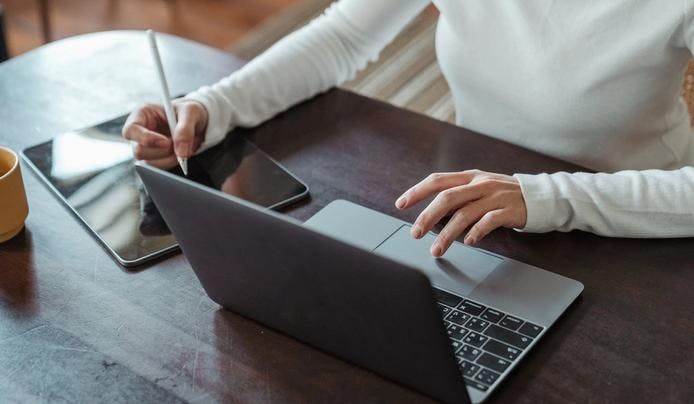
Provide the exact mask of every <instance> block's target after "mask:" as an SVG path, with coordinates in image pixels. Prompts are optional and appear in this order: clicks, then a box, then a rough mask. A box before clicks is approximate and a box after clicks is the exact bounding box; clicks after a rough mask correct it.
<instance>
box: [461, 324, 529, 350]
mask: <svg viewBox="0 0 694 404" xmlns="http://www.w3.org/2000/svg"><path fill="white" fill-rule="evenodd" d="M484 334H485V335H487V336H490V337H492V338H494V339H498V340H499V341H501V342H505V343H507V344H509V345H513V346H514V347H516V348H521V349H525V348H527V347H528V345H530V343H531V342H532V338H530V337H526V336H525V335H522V334H518V333H517V332H513V331H511V330H507V329H506V328H503V327H499V326H498V325H496V324H492V325H490V326H489V327H487V329H486V330H485V331H484ZM466 342H467V341H466Z"/></svg>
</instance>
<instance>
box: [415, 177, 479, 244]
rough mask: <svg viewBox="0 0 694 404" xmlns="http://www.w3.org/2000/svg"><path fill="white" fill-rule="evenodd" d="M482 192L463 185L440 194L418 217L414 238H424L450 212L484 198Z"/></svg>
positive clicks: (476, 188) (473, 187) (477, 188)
mask: <svg viewBox="0 0 694 404" xmlns="http://www.w3.org/2000/svg"><path fill="white" fill-rule="evenodd" d="M480 191H481V190H480V189H479V187H475V186H472V185H461V186H459V187H454V188H449V189H446V190H444V191H442V192H440V193H439V194H438V195H436V198H434V200H433V201H431V203H430V204H429V206H427V207H426V208H424V210H423V211H422V213H420V214H419V216H417V220H415V222H414V225H412V230H411V233H412V237H414V238H421V237H423V236H424V234H426V232H428V231H429V230H431V229H432V228H433V227H434V226H435V225H436V223H438V222H439V221H440V220H441V219H443V218H444V216H446V215H447V214H448V213H449V212H452V211H454V210H456V209H458V208H460V207H461V206H463V205H464V204H465V203H467V202H470V201H473V200H476V199H479V198H480V197H481V196H482V195H481V192H480Z"/></svg>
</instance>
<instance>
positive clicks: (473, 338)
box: [464, 332, 488, 348]
mask: <svg viewBox="0 0 694 404" xmlns="http://www.w3.org/2000/svg"><path fill="white" fill-rule="evenodd" d="M487 339H488V338H487V337H485V336H484V335H482V334H478V333H476V332H470V333H469V334H468V335H467V337H465V339H464V341H465V343H467V344H470V345H474V346H476V347H478V348H479V347H481V346H482V344H484V343H485V342H487Z"/></svg>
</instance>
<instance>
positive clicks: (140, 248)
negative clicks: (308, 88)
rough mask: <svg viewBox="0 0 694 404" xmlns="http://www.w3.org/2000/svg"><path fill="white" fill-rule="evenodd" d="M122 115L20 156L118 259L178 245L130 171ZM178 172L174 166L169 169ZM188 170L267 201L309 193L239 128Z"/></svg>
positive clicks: (129, 260) (137, 258)
mask: <svg viewBox="0 0 694 404" xmlns="http://www.w3.org/2000/svg"><path fill="white" fill-rule="evenodd" d="M126 118H127V116H122V117H119V118H116V119H113V120H111V121H108V122H104V123H102V124H99V125H96V126H94V127H90V128H87V129H83V130H79V131H74V132H68V133H64V134H61V135H58V136H56V137H55V138H54V139H53V140H51V141H48V142H46V143H42V144H40V145H37V146H34V147H30V148H28V149H26V150H24V152H23V154H24V157H25V159H26V160H27V161H28V162H29V163H31V165H32V166H33V168H34V169H35V170H36V171H37V172H38V173H39V175H40V176H41V177H42V178H43V179H44V180H45V182H47V183H48V184H49V185H50V187H51V188H52V189H53V191H55V192H56V193H57V194H58V195H59V196H60V198H61V199H62V200H63V201H64V202H65V203H66V204H67V205H68V206H69V207H70V208H71V209H72V210H73V211H74V212H75V213H76V214H77V216H78V217H79V218H80V219H81V220H82V221H83V222H84V224H85V225H86V226H87V227H88V228H89V229H90V230H91V231H92V232H93V233H94V234H95V235H96V236H97V237H98V238H99V239H100V240H101V242H102V243H103V244H104V245H105V246H106V247H107V249H108V250H109V251H110V252H112V253H113V254H114V255H115V256H116V258H117V259H118V261H119V262H120V263H121V264H123V265H126V266H129V265H135V264H139V263H142V262H144V261H146V260H147V259H149V258H153V257H156V256H158V255H160V254H162V253H164V252H166V251H170V250H172V249H174V248H175V247H176V240H175V239H174V237H173V236H172V235H171V232H170V231H169V229H168V228H167V227H166V224H165V223H164V221H163V219H162V218H161V216H160V215H159V212H158V211H157V209H156V206H154V204H153V202H152V200H151V199H150V198H149V196H148V195H147V193H146V191H145V189H144V186H143V185H142V182H141V181H140V179H139V177H138V176H137V174H136V173H135V169H134V160H133V158H132V147H131V145H130V142H128V141H126V140H124V139H123V138H122V137H121V129H122V127H123V124H124V123H125V119H126ZM171 171H172V172H174V173H176V174H178V175H183V174H182V173H181V171H180V168H178V167H177V168H175V169H172V170H171ZM188 178H189V179H191V180H193V181H196V182H198V183H201V184H204V185H207V186H210V187H213V188H215V189H218V190H221V191H222V192H226V193H228V194H232V195H234V196H237V197H239V198H243V199H245V200H248V201H250V202H253V203H257V204H259V205H261V206H265V207H268V208H278V207H280V206H284V205H286V204H288V203H291V202H293V201H295V200H298V199H300V198H301V197H303V196H306V195H307V194H308V189H307V187H306V186H305V185H304V184H303V183H302V182H301V181H299V180H298V179H297V178H296V177H294V176H293V175H292V174H290V173H289V172H288V171H287V170H285V169H284V168H283V167H282V166H280V165H279V164H277V163H276V162H275V161H273V160H272V159H271V158H270V157H268V156H267V155H266V154H265V153H263V152H262V151H261V150H259V149H258V148H257V147H256V146H255V145H254V144H253V143H251V142H250V141H248V140H247V139H246V138H244V137H243V136H240V135H235V134H233V133H230V134H229V135H228V136H227V138H226V139H225V140H224V141H223V142H222V143H220V144H219V145H217V146H215V147H213V148H211V149H209V150H206V151H205V152H203V153H201V154H199V155H196V156H194V157H193V158H191V159H189V160H188Z"/></svg>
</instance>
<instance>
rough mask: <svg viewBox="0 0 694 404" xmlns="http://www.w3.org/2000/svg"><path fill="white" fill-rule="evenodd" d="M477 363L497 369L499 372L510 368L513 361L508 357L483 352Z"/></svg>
mask: <svg viewBox="0 0 694 404" xmlns="http://www.w3.org/2000/svg"><path fill="white" fill-rule="evenodd" d="M477 364H478V365H482V366H484V367H485V368H489V369H492V370H495V371H497V372H499V373H504V370H506V369H507V368H508V366H509V365H510V364H511V362H509V361H507V360H506V359H501V358H497V357H496V356H494V355H490V354H488V353H483V354H482V356H480V357H479V359H477Z"/></svg>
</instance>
